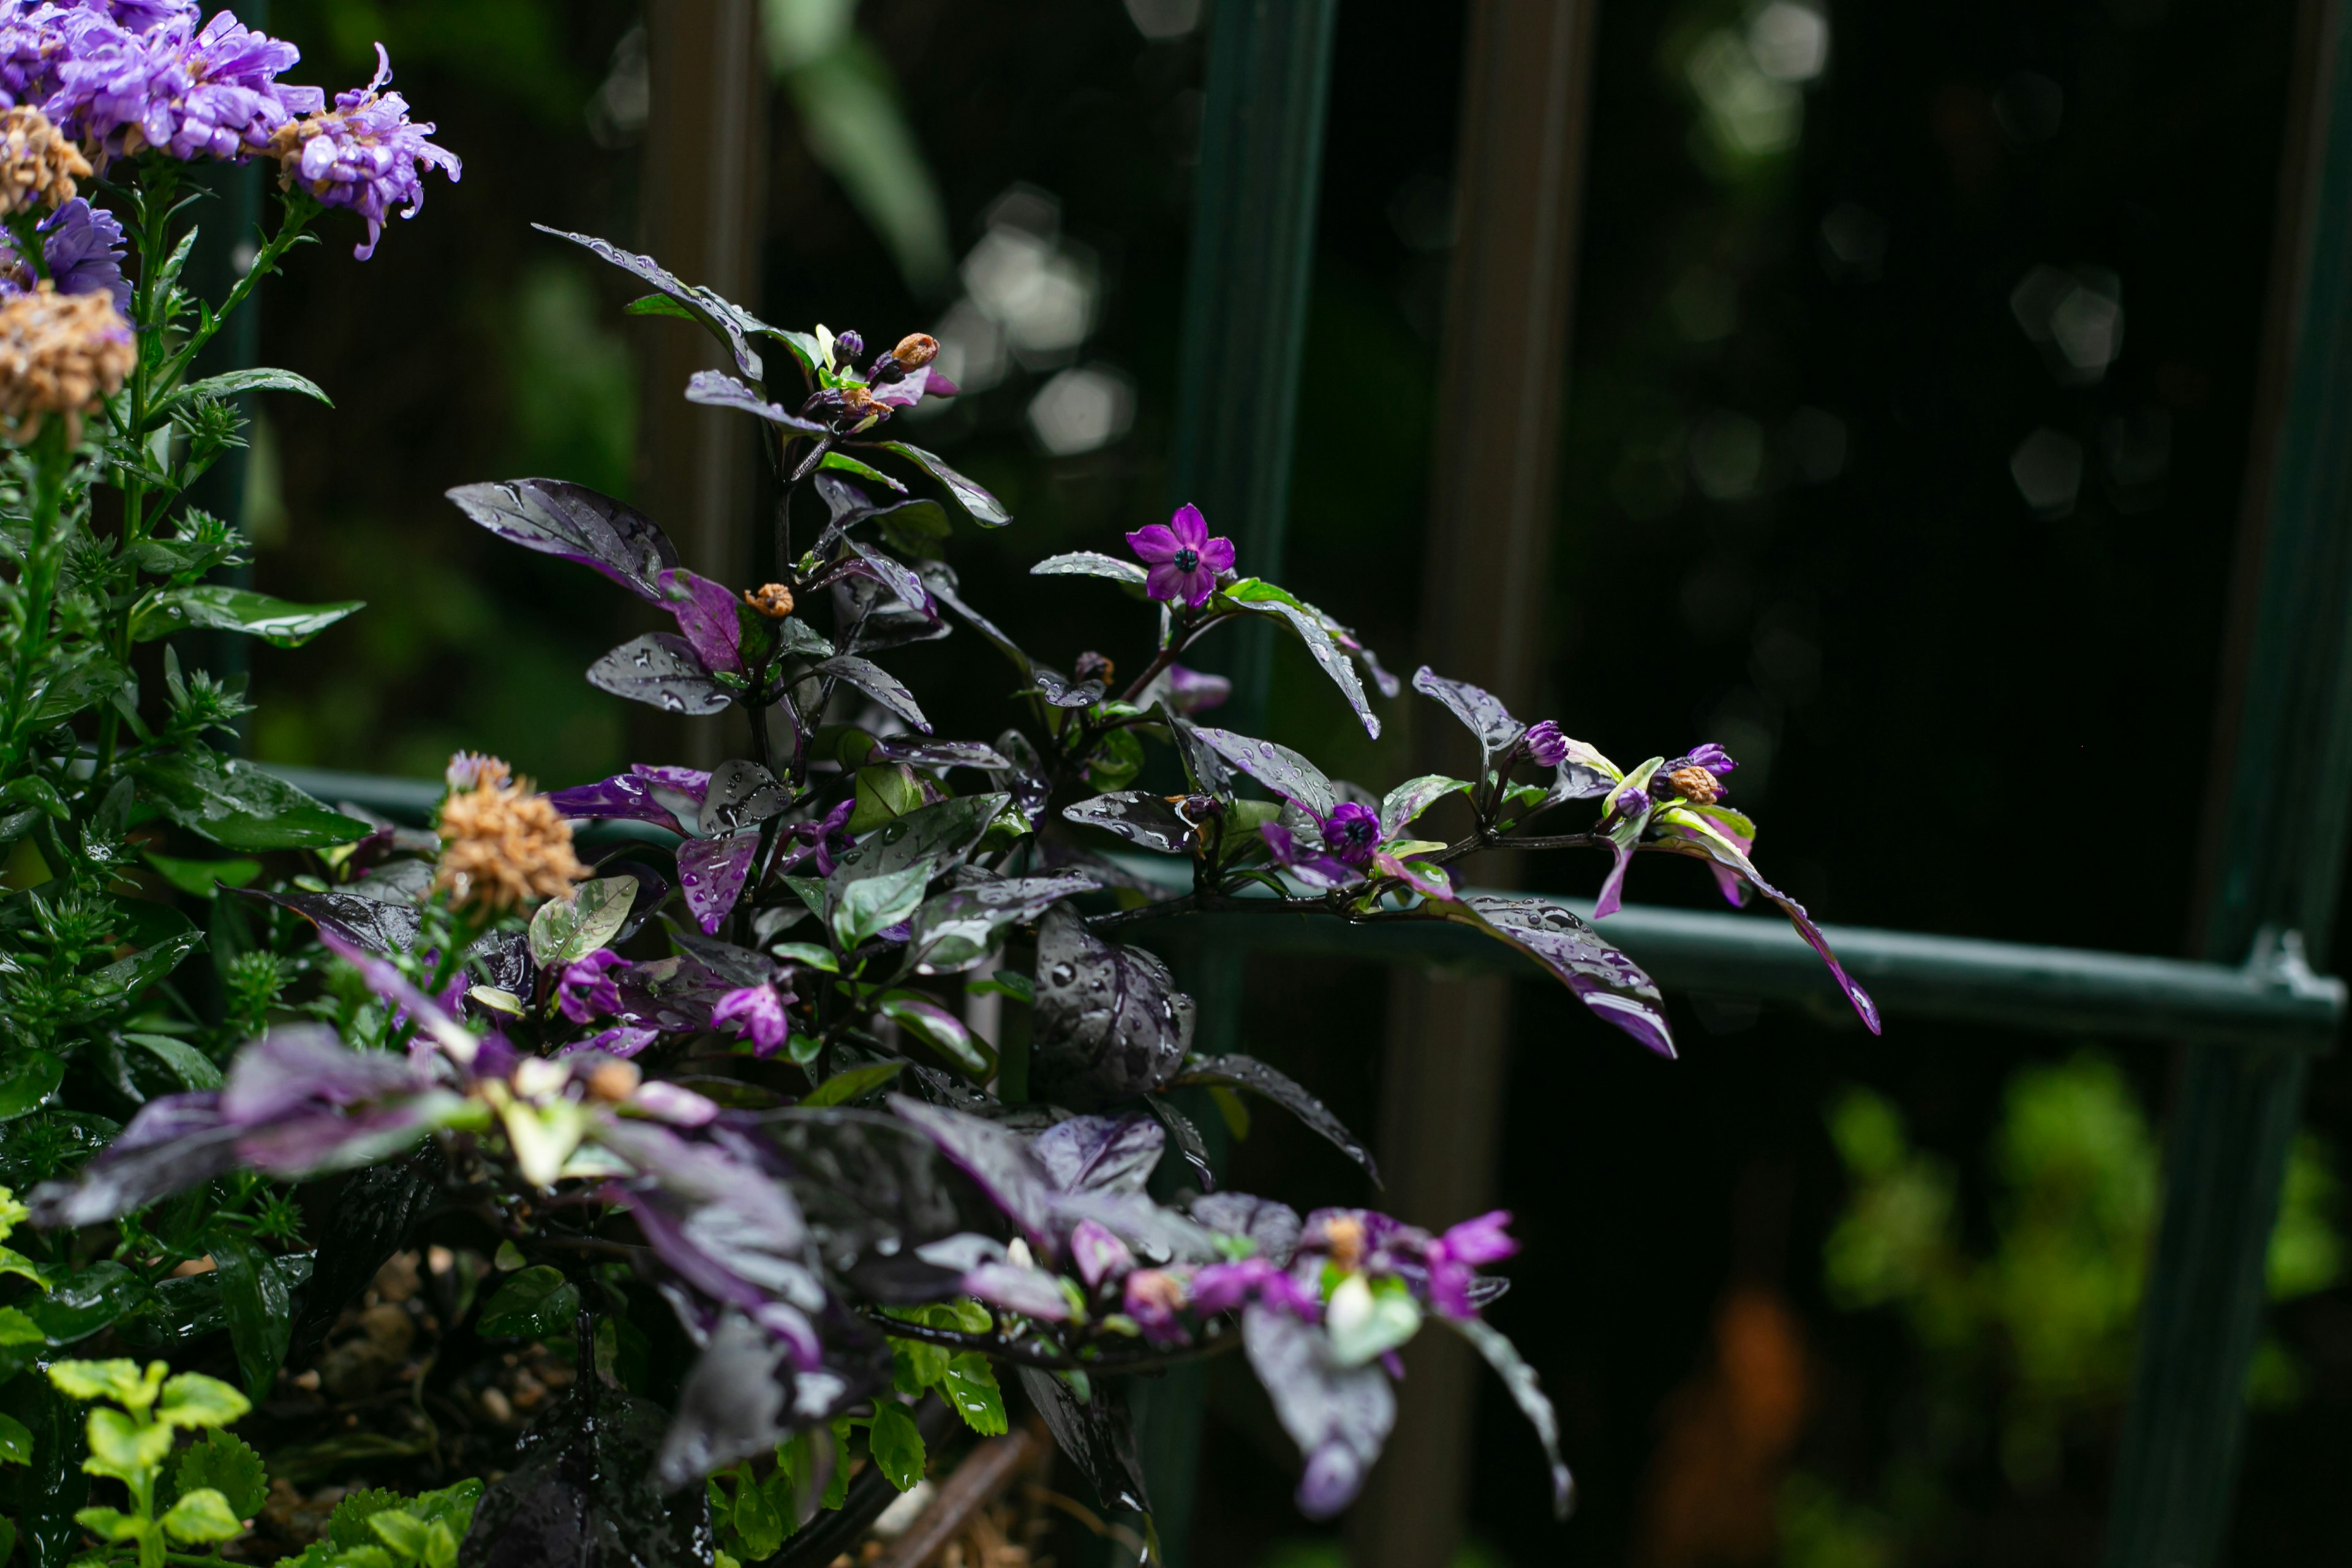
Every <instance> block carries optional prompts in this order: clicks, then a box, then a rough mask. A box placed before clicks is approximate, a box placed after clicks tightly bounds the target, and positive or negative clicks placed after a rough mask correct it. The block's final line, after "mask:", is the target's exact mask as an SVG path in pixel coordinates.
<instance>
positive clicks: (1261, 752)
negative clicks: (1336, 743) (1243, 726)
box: [1193, 724, 1339, 817]
mask: <svg viewBox="0 0 2352 1568" xmlns="http://www.w3.org/2000/svg"><path fill="white" fill-rule="evenodd" d="M1193 729H1194V731H1195V732H1196V733H1197V734H1199V736H1200V737H1201V739H1202V741H1204V742H1207V743H1208V745H1209V746H1210V748H1211V749H1212V750H1213V751H1214V752H1216V753H1217V754H1218V755H1219V756H1221V757H1223V758H1224V760H1225V761H1227V762H1229V763H1232V764H1233V765H1234V766H1235V767H1237V768H1239V769H1241V771H1242V772H1244V773H1247V774H1249V776H1250V777H1252V778H1254V779H1255V780H1257V782H1258V783H1260V784H1264V785H1265V787H1266V788H1268V789H1270V790H1272V791H1274V793H1275V794H1276V795H1280V796H1282V798H1283V799H1285V800H1286V801H1289V802H1290V803H1291V804H1293V805H1297V806H1300V807H1302V808H1304V809H1305V810H1307V811H1311V812H1313V813H1314V814H1315V815H1316V816H1318V817H1326V816H1330V815H1331V813H1332V812H1333V811H1334V810H1336V809H1337V808H1338V806H1339V791H1338V790H1336V789H1334V788H1333V787H1332V785H1331V781H1330V780H1329V779H1328V778H1325V777H1324V776H1323V770H1322V769H1320V768H1318V767H1317V766H1316V765H1315V764H1314V763H1310V762H1308V761H1307V759H1306V758H1305V757H1302V756H1300V755H1299V754H1298V753H1297V752H1294V751H1292V750H1291V749H1290V748H1289V747H1287V746H1285V745H1279V744H1277V743H1276V742H1272V741H1256V740H1252V739H1251V738H1250V737H1249V736H1247V735H1236V734H1234V732H1233V731H1231V730H1215V729H1211V728H1210V727H1209V726H1208V725H1206V724H1199V725H1195V726H1193Z"/></svg>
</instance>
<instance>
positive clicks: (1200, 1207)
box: [1192, 1193, 1300, 1268]
mask: <svg viewBox="0 0 2352 1568" xmlns="http://www.w3.org/2000/svg"><path fill="white" fill-rule="evenodd" d="M1192 1218H1193V1219H1194V1220H1196V1221H1197V1222H1199V1223H1200V1224H1202V1225H1204V1226H1208V1227H1209V1228H1210V1229H1211V1230H1213V1231H1215V1232H1217V1233H1218V1234H1219V1235H1220V1236H1242V1237H1248V1238H1249V1239H1250V1240H1252V1241H1254V1242H1255V1243H1257V1252H1256V1254H1255V1256H1257V1257H1259V1258H1265V1260H1266V1261H1267V1262H1268V1263H1271V1264H1273V1265H1274V1266H1275V1267H1276V1268H1288V1267H1290V1255H1291V1254H1292V1253H1294V1252H1296V1251H1297V1250H1298V1232H1299V1228H1300V1220H1299V1218H1298V1211H1297V1209H1295V1208H1292V1207H1291V1206H1290V1205H1288V1204H1278V1203H1276V1202H1275V1201H1274V1200H1273V1199H1272V1198H1255V1197H1252V1196H1250V1194H1247V1193H1210V1194H1204V1195H1203V1196H1201V1197H1197V1198H1194V1199H1193V1200H1192Z"/></svg>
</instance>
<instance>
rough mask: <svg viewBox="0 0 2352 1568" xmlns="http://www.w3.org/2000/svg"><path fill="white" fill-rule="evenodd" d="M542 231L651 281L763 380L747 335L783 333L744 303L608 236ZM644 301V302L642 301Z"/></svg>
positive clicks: (741, 365) (749, 373)
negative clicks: (684, 277)
mask: <svg viewBox="0 0 2352 1568" xmlns="http://www.w3.org/2000/svg"><path fill="white" fill-rule="evenodd" d="M531 227H533V228H535V229H537V230H539V232H540V233H541V234H551V235H553V236H554V237H556V238H558V239H568V240H570V241H571V242H572V244H574V245H576V246H579V247H581V248H582V249H583V250H586V251H588V252H590V253H591V254H592V255H594V256H596V257H598V258H601V259H603V260H604V261H608V262H610V263H611V264H612V265H614V267H617V268H620V269H621V270H622V271H624V272H625V273H627V274H629V276H631V277H632V278H635V279H637V281H639V282H640V283H649V284H651V285H653V287H655V288H656V289H660V290H661V291H662V292H663V293H664V294H666V295H667V296H668V297H669V299H670V300H671V301H672V302H673V303H674V304H676V305H677V308H678V309H679V310H683V311H684V312H685V313H686V314H687V315H688V316H689V317H691V318H692V319H693V320H695V321H699V322H700V323H701V324H702V326H703V327H704V328H705V330H707V331H709V333H710V335H711V336H712V337H715V338H717V339H718V340H719V342H722V343H725V344H726V345H727V348H728V351H729V352H730V353H732V354H733V355H734V357H735V368H736V369H738V370H740V371H741V372H742V373H743V374H745V375H747V376H749V377H751V379H752V380H753V381H759V380H761V379H762V378H763V376H764V374H765V371H766V367H765V366H764V365H763V364H762V363H761V360H760V353H759V351H758V350H757V349H754V348H753V347H752V346H751V342H750V340H749V337H748V336H747V334H750V333H752V332H764V333H767V334H770V335H772V336H779V337H781V336H782V335H783V334H781V333H778V332H777V331H776V330H775V329H774V328H772V327H770V326H768V325H767V324H766V323H765V322H763V321H760V320H759V318H757V317H756V316H753V315H752V314H751V312H750V311H748V310H744V309H743V308H742V307H741V306H740V305H736V304H734V303H732V302H730V301H729V300H726V299H724V298H722V297H721V296H720V295H719V294H717V293H715V292H713V291H712V290H710V289H706V288H704V287H702V286H701V285H700V284H698V283H688V282H685V281H683V280H682V279H679V278H677V276H676V275H675V274H673V273H672V272H671V271H670V270H669V269H668V268H666V267H664V266H662V264H661V263H659V262H658V261H656V260H655V259H654V258H652V257H650V256H639V255H638V254H637V253H636V252H635V251H633V250H624V249H622V248H621V247H619V246H617V245H614V243H613V242H612V241H611V240H608V239H598V238H597V237H595V236H593V235H589V234H570V233H566V232H565V231H564V230H562V229H560V228H550V227H548V226H547V225H545V224H543V223H535V224H532V225H531ZM641 303H642V301H641Z"/></svg>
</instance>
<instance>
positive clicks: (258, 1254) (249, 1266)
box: [212, 1229, 294, 1420]
mask: <svg viewBox="0 0 2352 1568" xmlns="http://www.w3.org/2000/svg"><path fill="white" fill-rule="evenodd" d="M212 1255H213V1261H214V1262H215V1263H216V1264H218V1265H219V1266H220V1281H221V1307H222V1310H223V1312H224V1314H225V1315H226V1317H227V1319H228V1341H229V1345H230V1347H231V1348H232V1349H234V1350H235V1351H236V1369H237V1371H238V1372H240V1373H243V1374H244V1376H245V1386H246V1390H247V1393H249V1394H252V1395H253V1397H254V1398H256V1399H260V1398H263V1397H265V1396H266V1395H267V1394H268V1393H269V1389H270V1385H271V1384H274V1383H276V1382H277V1381H278V1364H279V1363H281V1362H283V1361H284V1360H285V1359H286V1347H287V1345H288V1344H289V1342H291V1340H292V1337H293V1332H294V1309H293V1305H292V1303H291V1301H290V1300H289V1298H288V1292H287V1289H286V1278H285V1276H284V1275H282V1274H280V1273H278V1270H277V1269H275V1268H271V1267H270V1266H269V1259H268V1257H267V1256H265V1255H264V1254H263V1253H262V1251H261V1249H260V1248H258V1247H255V1246H254V1245H253V1243H252V1242H251V1241H249V1240H247V1238H246V1237H243V1236H239V1235H236V1234H234V1233H226V1232H221V1231H218V1230H217V1229H216V1230H215V1234H214V1237H213V1241H212ZM230 1419H232V1420H234V1419H235V1417H234V1416H232V1417H230Z"/></svg>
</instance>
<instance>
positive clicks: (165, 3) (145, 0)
mask: <svg viewBox="0 0 2352 1568" xmlns="http://www.w3.org/2000/svg"><path fill="white" fill-rule="evenodd" d="M71 3H72V5H74V8H75V9H77V10H82V11H95V12H97V13H98V14H99V15H100V16H104V17H105V18H106V19H107V20H109V21H110V22H112V23H114V24H115V26H119V27H121V28H123V29H124V30H125V31H127V32H132V33H152V32H153V31H154V30H155V29H156V28H157V27H159V26H163V24H164V23H166V22H178V23H184V24H185V25H186V26H189V27H194V26H195V25H196V23H197V21H198V20H199V19H200V18H201V17H202V16H203V15H204V8H203V7H202V6H200V5H197V4H196V0H71Z"/></svg>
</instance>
